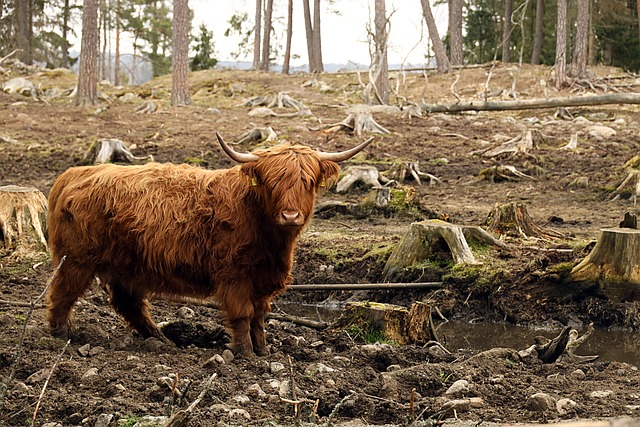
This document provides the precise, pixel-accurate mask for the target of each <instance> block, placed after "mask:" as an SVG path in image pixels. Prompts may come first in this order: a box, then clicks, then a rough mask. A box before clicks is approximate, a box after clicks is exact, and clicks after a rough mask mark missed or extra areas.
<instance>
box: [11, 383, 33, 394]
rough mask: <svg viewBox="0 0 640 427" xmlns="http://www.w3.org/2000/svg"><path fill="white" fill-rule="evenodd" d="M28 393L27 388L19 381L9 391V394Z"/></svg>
mask: <svg viewBox="0 0 640 427" xmlns="http://www.w3.org/2000/svg"><path fill="white" fill-rule="evenodd" d="M29 391H30V388H29V386H28V385H26V384H25V383H23V382H21V381H19V382H17V383H16V384H15V385H14V386H13V388H12V389H11V393H13V394H28V393H29Z"/></svg>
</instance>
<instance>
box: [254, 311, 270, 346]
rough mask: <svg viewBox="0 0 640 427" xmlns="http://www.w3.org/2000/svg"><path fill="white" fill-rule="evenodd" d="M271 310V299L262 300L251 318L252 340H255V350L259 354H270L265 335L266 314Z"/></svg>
mask: <svg viewBox="0 0 640 427" xmlns="http://www.w3.org/2000/svg"><path fill="white" fill-rule="evenodd" d="M269 311H271V304H270V303H269V301H268V300H260V301H258V302H257V304H256V307H255V308H254V312H253V318H252V319H251V341H252V342H253V351H255V353H256V354H257V355H258V356H264V355H266V354H269V351H268V350H267V341H266V339H265V336H264V315H265V314H266V313H268V312H269Z"/></svg>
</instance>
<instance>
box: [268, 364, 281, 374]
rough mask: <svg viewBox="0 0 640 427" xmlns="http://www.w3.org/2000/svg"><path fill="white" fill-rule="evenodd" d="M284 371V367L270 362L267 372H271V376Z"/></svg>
mask: <svg viewBox="0 0 640 427" xmlns="http://www.w3.org/2000/svg"><path fill="white" fill-rule="evenodd" d="M284 370H285V367H284V365H283V364H282V363H280V362H271V363H270V364H269V372H271V373H272V374H277V373H278V372H282V371H284Z"/></svg>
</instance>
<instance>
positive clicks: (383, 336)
mask: <svg viewBox="0 0 640 427" xmlns="http://www.w3.org/2000/svg"><path fill="white" fill-rule="evenodd" d="M408 315H409V312H408V311H407V309H406V308H404V307H401V306H399V305H393V304H380V303H375V302H369V301H363V302H349V303H347V305H346V307H345V309H344V311H343V313H342V316H341V317H340V319H339V320H338V325H339V327H341V328H343V329H345V330H346V331H347V332H350V333H351V334H352V335H357V336H358V337H357V338H360V339H362V340H364V341H365V342H370V341H390V342H392V343H395V344H399V345H402V344H406V343H407V342H408V339H407V333H406V330H407V320H408ZM352 338H356V336H353V337H352Z"/></svg>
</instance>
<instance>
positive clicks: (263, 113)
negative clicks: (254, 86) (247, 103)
mask: <svg viewBox="0 0 640 427" xmlns="http://www.w3.org/2000/svg"><path fill="white" fill-rule="evenodd" d="M247 115H248V116H250V117H269V116H276V115H277V114H276V113H274V112H273V110H272V109H271V108H267V107H256V108H254V109H253V110H251V111H249V112H248V113H247Z"/></svg>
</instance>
